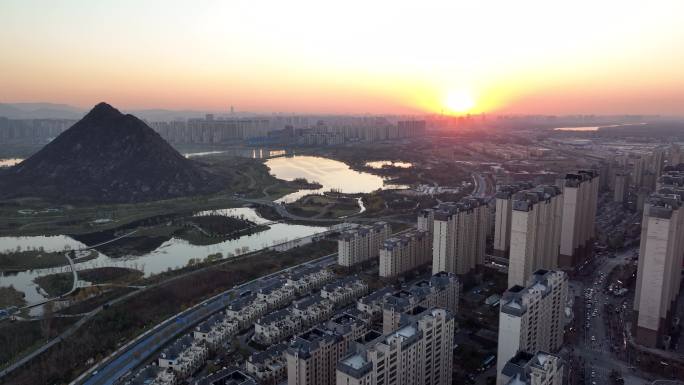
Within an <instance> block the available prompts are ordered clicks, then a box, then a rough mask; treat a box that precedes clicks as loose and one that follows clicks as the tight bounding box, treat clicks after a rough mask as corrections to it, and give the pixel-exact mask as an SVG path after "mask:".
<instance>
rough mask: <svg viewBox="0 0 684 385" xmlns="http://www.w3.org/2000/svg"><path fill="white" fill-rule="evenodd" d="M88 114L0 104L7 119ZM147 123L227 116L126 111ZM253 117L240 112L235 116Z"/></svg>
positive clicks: (70, 109) (60, 108)
mask: <svg viewBox="0 0 684 385" xmlns="http://www.w3.org/2000/svg"><path fill="white" fill-rule="evenodd" d="M86 112H88V111H87V110H85V109H83V108H79V107H74V106H70V105H67V104H56V103H0V117H5V118H9V119H73V120H76V119H80V118H82V117H83V115H85V114H86ZM128 112H129V113H131V114H134V115H135V116H137V117H138V118H140V119H145V120H148V121H152V122H153V121H171V120H176V119H188V118H203V117H204V116H205V115H206V114H212V113H213V114H223V115H225V114H227V113H226V112H225V111H223V112H216V111H194V110H167V109H162V108H157V109H143V110H131V111H128ZM245 115H253V114H251V113H246V112H241V113H238V114H236V116H245Z"/></svg>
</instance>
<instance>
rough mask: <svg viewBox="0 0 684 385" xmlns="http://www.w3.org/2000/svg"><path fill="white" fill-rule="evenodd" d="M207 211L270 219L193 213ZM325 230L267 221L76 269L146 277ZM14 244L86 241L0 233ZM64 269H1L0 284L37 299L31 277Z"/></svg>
mask: <svg viewBox="0 0 684 385" xmlns="http://www.w3.org/2000/svg"><path fill="white" fill-rule="evenodd" d="M207 213H212V214H218V215H226V216H233V217H242V218H244V219H248V220H251V221H253V222H255V223H261V224H264V223H270V221H269V220H267V219H264V218H262V217H260V216H259V215H258V214H257V213H256V211H254V209H251V208H246V207H241V208H230V209H223V210H212V211H204V212H199V213H196V214H195V215H204V214H207ZM327 230H328V228H327V227H322V226H305V225H293V224H286V223H271V224H269V229H268V230H264V231H261V232H258V233H253V234H246V235H243V236H241V237H240V238H238V239H231V240H226V241H223V242H219V243H216V244H213V245H202V246H198V245H193V244H190V243H189V242H188V241H185V240H183V239H178V238H175V237H172V238H171V239H169V240H167V241H166V242H164V243H162V244H161V245H160V246H159V247H157V248H156V249H155V250H153V251H151V252H149V253H147V254H144V255H141V256H129V257H126V256H124V257H118V258H110V257H108V256H106V255H104V254H102V253H98V257H97V258H95V259H92V260H90V261H85V262H81V263H77V264H76V268H77V270H83V269H90V268H95V267H109V266H116V267H128V268H134V269H137V270H140V271H142V272H143V273H144V274H145V276H146V277H149V276H150V275H152V274H157V273H160V272H163V271H166V270H168V269H177V268H180V267H183V266H186V265H187V263H188V261H189V260H190V259H191V258H199V259H204V258H206V257H207V255H209V254H213V253H218V252H220V253H223V254H224V256H226V255H227V254H232V255H240V254H245V253H247V252H250V251H255V250H259V249H263V248H266V247H270V246H273V245H276V244H285V245H286V246H285V248H286V247H287V245H289V244H288V242H292V244H291V245H292V246H294V245H295V244H303V243H306V242H308V241H310V240H311V237H312V236H314V235H316V234H320V233H322V232H325V231H327ZM301 238H303V239H302V241H300V242H296V241H294V240H296V239H301ZM295 242H296V243H295ZM17 247H21V248H22V249H26V248H39V247H43V248H44V249H45V250H46V251H59V250H64V249H65V248H71V249H80V248H83V247H85V245H84V244H83V243H81V242H78V241H76V240H74V239H72V238H70V237H68V236H66V235H59V236H49V237H48V236H35V237H0V251H6V250H14V249H16V248H17ZM66 271H69V268H68V267H67V266H63V267H58V268H50V269H37V270H32V271H24V272H19V273H4V274H3V273H0V286H5V287H7V286H10V285H11V286H14V288H15V289H17V290H19V291H22V292H24V294H25V296H26V301H27V302H28V303H37V302H40V301H41V300H43V299H44V298H45V297H44V296H43V294H42V293H40V292H38V290H37V289H38V288H37V286H36V285H35V284H34V283H33V279H34V278H36V277H38V276H42V275H47V274H53V273H58V272H66Z"/></svg>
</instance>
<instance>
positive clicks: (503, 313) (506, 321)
mask: <svg viewBox="0 0 684 385" xmlns="http://www.w3.org/2000/svg"><path fill="white" fill-rule="evenodd" d="M567 295H568V277H567V275H566V274H565V273H564V272H561V271H547V270H539V271H537V272H535V273H534V274H533V276H532V278H531V279H530V284H529V285H527V286H525V287H523V286H513V287H511V288H510V289H508V290H507V291H506V292H505V293H504V294H503V296H502V298H501V303H500V310H499V339H498V352H497V384H498V385H504V384H506V380H507V379H506V376H504V375H502V373H503V369H504V366H505V365H506V363H508V361H509V360H510V359H511V358H513V357H515V355H516V354H517V353H518V352H520V351H523V352H527V353H532V352H538V351H545V352H556V351H557V350H558V349H559V348H560V347H561V345H562V343H563V331H564V330H563V329H564V318H565V317H564V315H565V303H566V301H567Z"/></svg>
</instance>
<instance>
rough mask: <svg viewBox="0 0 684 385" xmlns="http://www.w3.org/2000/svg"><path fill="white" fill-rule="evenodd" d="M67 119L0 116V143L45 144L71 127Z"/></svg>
mask: <svg viewBox="0 0 684 385" xmlns="http://www.w3.org/2000/svg"><path fill="white" fill-rule="evenodd" d="M74 123H76V121H75V120H69V119H7V118H5V117H2V116H0V144H45V143H48V142H49V141H50V140H52V139H54V138H56V137H57V136H58V135H59V134H61V133H62V132H64V131H66V129H67V128H69V127H71V126H72V125H73V124H74Z"/></svg>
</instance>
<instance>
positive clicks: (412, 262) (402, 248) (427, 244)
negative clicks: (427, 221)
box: [379, 230, 432, 278]
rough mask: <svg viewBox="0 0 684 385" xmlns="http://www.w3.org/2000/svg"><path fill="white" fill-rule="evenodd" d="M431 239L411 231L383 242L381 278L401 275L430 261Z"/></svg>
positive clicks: (426, 235) (428, 236) (381, 249)
mask: <svg viewBox="0 0 684 385" xmlns="http://www.w3.org/2000/svg"><path fill="white" fill-rule="evenodd" d="M431 246H432V238H431V237H430V233H428V232H426V231H423V230H411V231H408V232H406V233H403V234H401V235H398V236H396V237H391V238H388V239H386V240H385V242H384V243H383V244H382V246H381V247H380V269H379V274H380V276H381V277H384V278H390V277H396V276H398V275H401V274H403V273H405V272H407V271H410V270H413V269H415V268H417V267H419V266H423V265H427V264H428V263H430V261H431V260H432V253H431Z"/></svg>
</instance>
